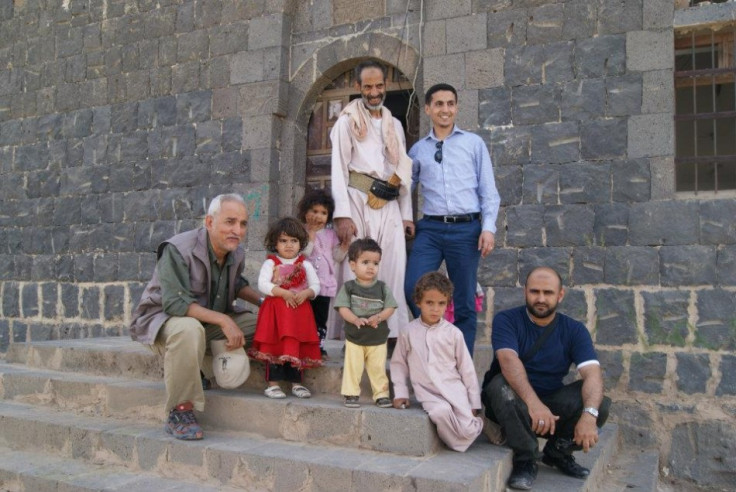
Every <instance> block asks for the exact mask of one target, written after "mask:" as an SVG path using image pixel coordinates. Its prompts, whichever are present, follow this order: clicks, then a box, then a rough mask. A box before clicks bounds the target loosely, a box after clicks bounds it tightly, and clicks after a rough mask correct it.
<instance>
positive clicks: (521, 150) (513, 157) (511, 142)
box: [491, 127, 531, 166]
mask: <svg viewBox="0 0 736 492" xmlns="http://www.w3.org/2000/svg"><path fill="white" fill-rule="evenodd" d="M491 158H492V160H493V164H494V165H496V166H509V165H521V164H527V163H529V162H530V159H531V132H530V131H529V129H528V128H525V127H521V128H519V127H507V128H494V129H493V130H492V131H491Z"/></svg>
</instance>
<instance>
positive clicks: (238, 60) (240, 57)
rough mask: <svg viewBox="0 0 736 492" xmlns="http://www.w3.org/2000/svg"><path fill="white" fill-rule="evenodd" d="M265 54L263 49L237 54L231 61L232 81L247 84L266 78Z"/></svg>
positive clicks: (232, 82)
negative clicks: (264, 69)
mask: <svg viewBox="0 0 736 492" xmlns="http://www.w3.org/2000/svg"><path fill="white" fill-rule="evenodd" d="M263 55H264V52H263V50H258V51H244V52H240V53H237V54H235V55H234V56H233V58H232V60H231V63H230V83H231V84H247V83H249V82H260V81H262V80H264V71H263V62H264V59H263Z"/></svg>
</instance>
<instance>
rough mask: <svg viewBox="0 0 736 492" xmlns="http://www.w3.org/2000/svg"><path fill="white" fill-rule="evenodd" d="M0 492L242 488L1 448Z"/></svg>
mask: <svg viewBox="0 0 736 492" xmlns="http://www.w3.org/2000/svg"><path fill="white" fill-rule="evenodd" d="M0 490H3V491H16V490H17V491H21V490H24V491H34V492H45V491H59V492H62V491H80V492H81V491H85V492H86V491H89V492H97V491H100V490H106V491H116V490H120V491H136V492H137V491H147V490H156V491H167V490H171V491H174V490H175V491H177V492H215V491H227V492H230V491H235V490H241V489H235V488H231V487H222V486H217V485H212V486H210V485H206V484H204V483H192V482H186V481H182V480H173V479H170V478H163V477H159V476H157V475H155V474H152V473H140V472H131V471H129V470H127V469H125V468H123V467H119V466H112V465H104V464H88V463H83V462H80V461H78V460H70V459H64V458H59V457H56V456H51V455H46V454H43V453H30V452H23V451H17V450H15V449H10V448H7V447H4V446H0Z"/></svg>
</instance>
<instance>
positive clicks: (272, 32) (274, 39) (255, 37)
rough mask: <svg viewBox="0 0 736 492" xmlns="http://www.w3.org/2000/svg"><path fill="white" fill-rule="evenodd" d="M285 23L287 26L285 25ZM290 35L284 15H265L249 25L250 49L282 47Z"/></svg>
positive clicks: (253, 20)
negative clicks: (286, 37)
mask: <svg viewBox="0 0 736 492" xmlns="http://www.w3.org/2000/svg"><path fill="white" fill-rule="evenodd" d="M354 11H355V10H354ZM374 13H375V12H374ZM285 23H286V24H287V26H285V25H284V24H285ZM288 33H289V28H288V20H287V18H286V17H285V16H284V15H282V14H272V15H265V16H262V17H258V18H255V19H252V20H251V21H250V23H249V24H248V49H249V50H260V49H263V48H271V47H273V46H281V45H283V44H285V41H286V40H285V38H284V36H288ZM244 48H245V47H242V48H241V49H244Z"/></svg>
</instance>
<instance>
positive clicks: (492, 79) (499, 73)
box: [448, 21, 504, 89]
mask: <svg viewBox="0 0 736 492" xmlns="http://www.w3.org/2000/svg"><path fill="white" fill-rule="evenodd" d="M448 24H449V21H448ZM484 30H485V28H484ZM503 65H504V59H503V50H502V49H500V48H494V49H489V50H483V51H471V52H469V53H465V87H466V88H468V89H486V88H488V87H500V86H503V82H504V76H503Z"/></svg>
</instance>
